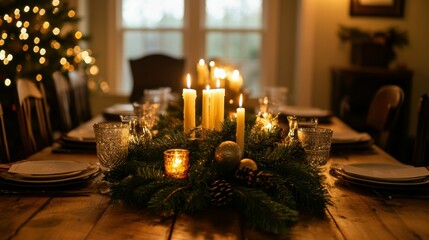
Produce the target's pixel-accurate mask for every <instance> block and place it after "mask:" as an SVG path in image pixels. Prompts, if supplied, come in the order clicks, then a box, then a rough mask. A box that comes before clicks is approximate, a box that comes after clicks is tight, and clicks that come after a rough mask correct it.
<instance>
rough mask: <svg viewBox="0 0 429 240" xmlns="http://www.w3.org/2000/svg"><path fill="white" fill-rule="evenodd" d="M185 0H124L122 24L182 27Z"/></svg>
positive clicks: (127, 25)
mask: <svg viewBox="0 0 429 240" xmlns="http://www.w3.org/2000/svg"><path fill="white" fill-rule="evenodd" d="M183 13H184V0H144V1H142V0H122V25H123V26H124V27H128V28H180V27H182V26H183Z"/></svg>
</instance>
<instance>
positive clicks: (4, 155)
mask: <svg viewBox="0 0 429 240" xmlns="http://www.w3.org/2000/svg"><path fill="white" fill-rule="evenodd" d="M5 162H10V152H9V146H8V141H7V137H6V128H5V125H4V116H3V108H2V105H1V103H0V163H5Z"/></svg>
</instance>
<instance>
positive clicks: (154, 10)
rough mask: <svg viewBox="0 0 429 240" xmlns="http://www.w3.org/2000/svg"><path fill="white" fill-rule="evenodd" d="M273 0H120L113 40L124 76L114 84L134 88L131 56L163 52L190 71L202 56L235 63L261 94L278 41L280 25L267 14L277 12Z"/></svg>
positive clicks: (118, 71) (124, 90)
mask: <svg viewBox="0 0 429 240" xmlns="http://www.w3.org/2000/svg"><path fill="white" fill-rule="evenodd" d="M268 2H270V3H271V6H270V5H268ZM273 3H275V1H274V0H270V1H267V0H265V1H264V0H235V1H231V0H205V1H201V0H122V1H120V4H119V5H120V6H119V7H120V9H121V11H120V14H119V19H120V21H119V24H118V26H119V27H118V32H116V33H117V34H114V36H112V37H113V38H115V36H116V37H118V39H117V41H116V43H115V41H112V42H111V44H115V45H116V46H122V47H121V48H120V49H119V50H118V55H119V56H120V57H119V60H118V62H120V64H119V67H118V68H117V69H116V74H115V75H116V76H118V79H121V81H122V82H121V83H120V84H118V83H117V84H116V85H115V88H116V89H114V90H116V91H117V92H121V93H124V94H129V92H130V91H131V88H132V76H131V72H130V68H129V62H128V60H129V59H133V58H138V57H141V56H143V55H147V54H150V53H156V52H162V53H166V54H168V55H172V56H175V57H183V58H185V59H186V63H187V67H186V68H187V70H186V71H187V72H191V73H193V72H194V70H195V66H196V64H197V62H198V60H199V59H200V58H204V59H206V60H207V59H212V58H216V59H220V60H221V61H222V62H225V63H228V64H232V65H234V66H236V67H237V69H239V70H240V73H241V74H242V75H243V78H244V84H245V87H246V88H248V89H249V90H250V91H251V93H252V95H255V96H256V95H258V94H259V93H260V91H261V86H262V83H264V84H267V81H268V80H267V78H268V77H267V76H269V75H270V74H268V75H265V76H264V72H265V73H267V72H270V71H273V70H272V69H271V70H270V69H269V68H270V64H268V63H273V62H274V60H275V57H274V56H275V54H272V53H274V52H275V51H274V50H273V47H274V45H275V44H270V43H269V42H270V40H269V39H270V35H271V37H272V36H275V34H274V35H273V34H272V32H273V31H274V30H275V29H276V28H275V24H271V25H270V24H269V23H270V21H269V20H267V19H268V17H267V16H271V15H274V16H276V15H275V14H270V13H269V12H270V11H271V12H275V6H273V5H274V4H273ZM115 9H118V6H116V8H115ZM268 10H269V11H268ZM117 14H118V13H117ZM199 19H200V20H201V21H199ZM269 48H271V50H270V49H269ZM270 53H271V54H270ZM264 62H265V63H267V64H266V65H264V64H263V63H264ZM112 65H114V64H112ZM271 65H274V64H271ZM116 66H118V65H116ZM271 75H273V74H272V73H271ZM263 79H265V80H263ZM269 81H274V80H273V79H269ZM269 81H268V82H269ZM268 85H270V84H269V83H268Z"/></svg>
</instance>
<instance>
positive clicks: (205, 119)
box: [202, 85, 212, 129]
mask: <svg viewBox="0 0 429 240" xmlns="http://www.w3.org/2000/svg"><path fill="white" fill-rule="evenodd" d="M210 98H211V90H210V86H209V85H207V86H206V89H204V90H203V107H202V125H203V128H205V129H211V128H212V127H211V126H210Z"/></svg>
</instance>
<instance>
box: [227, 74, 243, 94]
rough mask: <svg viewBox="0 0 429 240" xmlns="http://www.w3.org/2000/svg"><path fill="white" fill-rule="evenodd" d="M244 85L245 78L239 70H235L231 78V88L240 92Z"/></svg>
mask: <svg viewBox="0 0 429 240" xmlns="http://www.w3.org/2000/svg"><path fill="white" fill-rule="evenodd" d="M242 85H243V78H242V77H241V76H240V72H239V71H238V70H234V71H233V72H232V76H231V78H230V80H229V87H230V88H231V90H233V91H236V92H238V91H240V89H241V86H242Z"/></svg>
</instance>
